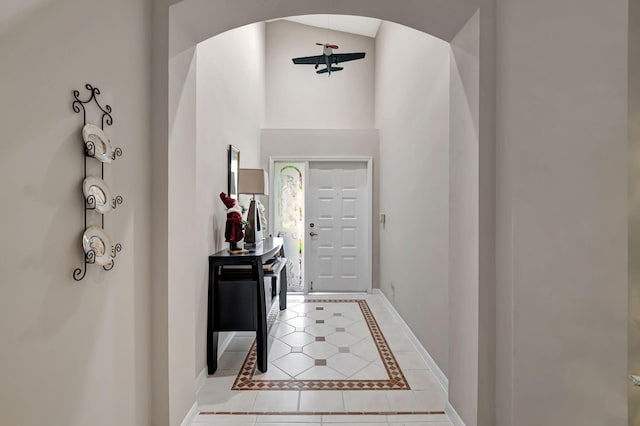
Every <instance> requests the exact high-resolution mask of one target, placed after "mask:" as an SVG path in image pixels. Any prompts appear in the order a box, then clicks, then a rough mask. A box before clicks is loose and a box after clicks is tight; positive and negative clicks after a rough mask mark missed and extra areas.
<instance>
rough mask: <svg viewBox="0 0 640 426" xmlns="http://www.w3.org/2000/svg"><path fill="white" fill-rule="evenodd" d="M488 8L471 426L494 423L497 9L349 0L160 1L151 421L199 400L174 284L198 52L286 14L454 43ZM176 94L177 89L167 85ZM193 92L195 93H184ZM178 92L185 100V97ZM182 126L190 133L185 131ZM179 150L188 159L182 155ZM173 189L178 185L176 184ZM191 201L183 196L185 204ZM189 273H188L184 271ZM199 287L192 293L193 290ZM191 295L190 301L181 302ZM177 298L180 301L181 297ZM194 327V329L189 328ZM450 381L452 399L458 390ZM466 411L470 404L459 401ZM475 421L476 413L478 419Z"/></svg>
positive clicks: (178, 413) (186, 308)
mask: <svg viewBox="0 0 640 426" xmlns="http://www.w3.org/2000/svg"><path fill="white" fill-rule="evenodd" d="M478 9H479V10H480V11H481V13H480V52H481V55H480V58H481V59H480V88H481V89H480V101H479V102H480V107H479V111H480V122H479V144H480V149H479V163H480V164H479V195H480V196H479V202H480V205H479V218H478V219H479V226H480V230H481V233H480V236H479V237H480V241H479V267H480V268H479V272H480V277H479V280H480V281H479V289H478V290H479V293H478V304H479V306H478V310H479V318H478V321H479V323H478V324H476V325H475V327H477V331H478V333H479V336H478V342H482V344H480V343H478V351H479V352H478V369H479V371H480V372H481V373H480V374H481V377H479V380H478V389H476V390H475V391H474V392H472V394H474V395H475V397H476V398H478V395H480V398H481V400H479V401H475V402H476V403H477V407H478V408H477V413H476V415H477V419H470V420H469V421H468V422H467V424H476V423H477V424H481V425H484V424H486V425H489V424H494V423H495V421H494V415H495V413H494V409H493V407H494V401H493V399H494V395H495V392H494V389H495V361H494V360H495V325H494V321H495V317H494V315H495V314H494V311H495V309H494V308H495V284H494V283H495V171H494V170H495V155H496V151H495V77H494V75H495V65H494V63H495V29H494V26H495V5H494V0H481V1H477V2H468V1H455V2H453V1H450V0H449V1H447V0H437V1H433V2H422V3H416V2H413V1H408V0H405V1H397V2H393V3H391V2H387V1H384V0H375V1H372V0H366V1H365V0H350V1H341V2H328V1H326V2H319V1H314V0H280V1H273V2H269V3H263V4H261V5H259V6H256V5H255V4H250V3H249V2H225V1H224V0H216V1H205V0H186V1H181V2H176V1H174V0H155V1H154V8H153V29H154V32H153V41H152V42H153V52H152V64H153V66H152V69H153V74H152V81H151V84H152V93H153V96H152V101H151V102H152V106H151V107H152V136H153V146H154V148H153V152H152V153H151V156H152V182H153V183H152V194H151V199H152V205H153V206H154V207H155V209H154V215H153V217H152V218H151V220H152V229H153V240H152V247H153V248H152V256H153V259H154V262H153V264H152V280H153V288H152V330H151V332H152V333H151V335H152V342H151V343H152V353H153V357H152V366H151V368H152V384H151V387H152V406H153V407H154V410H153V413H152V422H153V424H157V425H164V424H168V425H178V424H180V422H181V421H182V419H183V418H184V416H185V414H186V413H187V412H188V411H189V409H190V408H191V407H192V405H193V403H194V401H195V380H194V379H195V378H194V377H193V371H194V362H195V361H194V359H195V356H194V352H193V351H194V347H195V345H194V342H193V329H194V328H195V326H194V324H193V322H194V319H193V317H192V313H193V303H194V302H193V297H192V295H193V288H192V285H191V286H189V284H188V279H186V280H180V281H179V282H178V281H177V280H176V279H175V276H176V274H179V273H180V265H175V264H174V263H173V259H172V253H173V252H176V251H178V250H179V249H180V241H177V240H175V235H173V234H172V230H175V229H176V228H179V227H180V226H181V223H180V221H181V219H182V217H183V216H182V215H183V214H185V213H186V211H185V210H186V209H188V208H189V205H188V203H187V204H186V205H185V204H178V203H176V199H175V197H176V191H175V189H176V188H175V182H176V179H177V181H179V182H180V184H181V185H188V184H189V181H190V179H191V177H190V175H189V171H188V170H189V168H190V167H191V166H192V165H193V164H189V161H188V157H189V154H188V152H190V150H193V145H194V144H195V141H194V140H193V139H190V138H189V137H187V138H183V137H182V135H180V134H177V131H178V130H179V129H181V128H182V129H184V128H186V127H188V123H184V122H181V120H183V119H184V118H185V117H186V116H187V115H188V114H182V115H181V114H179V110H181V109H182V110H184V111H189V108H193V107H194V100H195V99H189V96H188V93H189V92H190V91H192V90H193V89H195V81H192V80H194V79H192V76H191V74H190V71H189V70H190V69H192V66H193V64H194V63H195V61H196V60H197V58H196V57H195V45H196V44H197V43H198V42H200V41H202V40H205V39H207V38H209V37H212V36H214V35H216V34H219V33H222V32H224V31H227V30H229V29H232V28H235V27H239V26H243V25H247V24H250V23H252V22H258V21H263V20H267V19H273V18H278V17H286V16H294V15H305V14H316V13H330V14H346V15H360V16H370V17H375V18H380V19H384V20H388V21H393V22H396V23H399V24H402V25H406V26H409V27H412V28H415V29H417V30H420V31H423V32H427V33H430V34H432V35H435V36H437V37H439V38H442V39H444V40H446V41H450V40H451V39H452V38H453V37H454V36H455V34H456V33H457V31H458V30H459V29H460V28H462V27H463V26H464V24H465V23H466V22H467V20H468V19H469V18H470V17H471V16H472V15H473V14H474V13H475V12H476V11H477V10H478ZM170 87H171V88H172V89H171V92H170V90H169V88H170ZM185 94H187V95H185ZM177 95H179V96H177ZM181 126H182V127H181ZM176 152H182V153H186V155H180V156H176V155H174V154H175V153H176ZM172 182H173V183H172ZM185 196H186V197H188V195H185V194H181V197H182V198H181V199H182V200H184V197H185ZM182 267H183V268H185V267H188V266H187V265H182ZM190 289H191V290H190ZM182 292H186V293H187V294H188V297H180V296H179V295H180V294H181V293H182ZM176 295H178V297H177V298H176ZM190 303H191V305H190ZM190 323H191V325H192V327H191V330H190V331H189V330H188V329H189V324H190ZM453 386H455V385H454V384H452V383H450V392H455V390H454V389H453V388H452V387H453ZM460 403H462V404H465V402H464V401H463V402H460ZM453 404H454V406H455V405H456V401H453ZM474 417H475V416H474Z"/></svg>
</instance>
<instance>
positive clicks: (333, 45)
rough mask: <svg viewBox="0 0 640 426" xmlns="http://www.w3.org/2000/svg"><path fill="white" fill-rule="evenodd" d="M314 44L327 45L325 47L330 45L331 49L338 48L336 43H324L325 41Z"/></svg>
mask: <svg viewBox="0 0 640 426" xmlns="http://www.w3.org/2000/svg"><path fill="white" fill-rule="evenodd" d="M316 44H317V45H318V46H327V47H330V48H331V49H339V47H338V45H337V44H325V43H317V42H316Z"/></svg>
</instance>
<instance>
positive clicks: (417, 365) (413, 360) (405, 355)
mask: <svg viewBox="0 0 640 426" xmlns="http://www.w3.org/2000/svg"><path fill="white" fill-rule="evenodd" d="M393 355H394V356H395V357H396V360H397V361H398V363H399V364H400V368H402V369H403V370H428V369H429V366H427V363H426V362H425V361H424V359H422V357H421V356H420V354H418V353H417V352H416V351H411V352H395V351H394V353H393Z"/></svg>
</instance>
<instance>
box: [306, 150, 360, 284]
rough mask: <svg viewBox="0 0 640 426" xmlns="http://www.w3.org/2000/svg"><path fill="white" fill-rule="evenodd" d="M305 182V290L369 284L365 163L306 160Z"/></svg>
mask: <svg viewBox="0 0 640 426" xmlns="http://www.w3.org/2000/svg"><path fill="white" fill-rule="evenodd" d="M307 182H308V184H307V185H308V186H307V191H308V192H307V203H306V204H307V212H306V214H305V217H306V232H307V235H308V236H309V237H308V238H307V241H308V246H307V248H308V251H307V254H308V256H307V258H306V261H305V262H306V265H307V268H308V269H307V271H308V276H307V279H308V283H309V290H310V291H368V290H370V289H371V272H370V271H371V264H370V259H369V254H370V247H369V246H370V244H371V241H369V238H370V237H369V228H370V225H369V222H370V220H371V211H370V206H371V202H370V200H369V193H370V192H369V188H368V172H367V163H366V162H310V163H309V174H308V181H307Z"/></svg>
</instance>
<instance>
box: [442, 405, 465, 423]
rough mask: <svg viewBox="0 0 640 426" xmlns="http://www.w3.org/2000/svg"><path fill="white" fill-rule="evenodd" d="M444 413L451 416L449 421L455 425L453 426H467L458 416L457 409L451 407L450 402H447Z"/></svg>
mask: <svg viewBox="0 0 640 426" xmlns="http://www.w3.org/2000/svg"><path fill="white" fill-rule="evenodd" d="M444 412H445V413H446V414H447V416H449V420H451V423H453V426H465V424H464V422H463V421H462V418H461V417H460V415H459V414H458V412H457V411H456V409H455V408H453V406H452V405H451V403H450V402H447V406H446V407H445V409H444Z"/></svg>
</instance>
